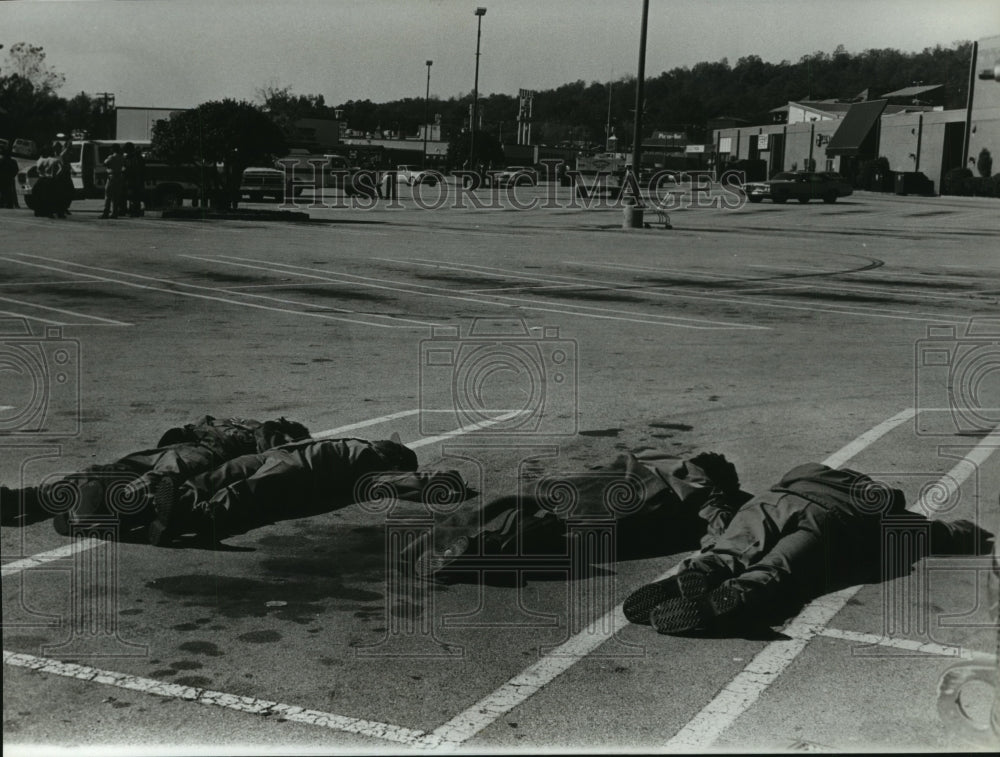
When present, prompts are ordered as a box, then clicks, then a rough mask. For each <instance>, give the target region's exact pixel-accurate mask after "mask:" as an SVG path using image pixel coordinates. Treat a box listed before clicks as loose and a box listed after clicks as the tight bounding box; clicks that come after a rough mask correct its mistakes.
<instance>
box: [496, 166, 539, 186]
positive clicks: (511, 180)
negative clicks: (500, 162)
mask: <svg viewBox="0 0 1000 757" xmlns="http://www.w3.org/2000/svg"><path fill="white" fill-rule="evenodd" d="M508 184H513V185H514V186H518V185H521V186H525V187H534V186H536V185H537V184H538V174H537V173H536V172H535V169H533V168H528V167H527V166H507V168H505V169H503V170H502V171H500V172H499V173H498V174H497V177H496V185H497V186H498V187H505V186H507V185H508Z"/></svg>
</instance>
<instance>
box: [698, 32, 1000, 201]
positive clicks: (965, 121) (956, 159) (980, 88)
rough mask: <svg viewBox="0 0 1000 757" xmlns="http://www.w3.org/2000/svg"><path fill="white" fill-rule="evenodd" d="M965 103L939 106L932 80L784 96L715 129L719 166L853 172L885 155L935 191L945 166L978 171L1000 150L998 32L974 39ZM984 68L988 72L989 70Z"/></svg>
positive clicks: (898, 169)
mask: <svg viewBox="0 0 1000 757" xmlns="http://www.w3.org/2000/svg"><path fill="white" fill-rule="evenodd" d="M976 49H977V55H976V60H974V61H973V63H972V67H973V70H974V71H975V72H977V76H976V77H975V78H974V79H972V82H973V86H972V94H971V103H970V107H969V108H963V109H955V110H944V109H942V107H941V106H940V105H936V104H935V103H936V102H940V97H941V88H940V87H939V86H937V85H926V86H923V85H921V86H914V87H907V88H904V89H901V90H896V91H894V92H887V93H885V94H884V95H882V96H881V97H880V98H879V99H873V100H872V99H867V91H866V92H865V93H862V94H861V95H859V96H858V97H857V98H852V101H850V102H848V101H836V100H818V101H809V100H807V101H802V102H789V103H788V104H787V105H783V106H781V107H779V108H775V109H774V110H773V111H771V114H772V117H773V121H777V122H778V123H774V122H772V123H768V124H762V125H756V126H745V125H742V124H740V125H736V124H726V125H725V127H723V128H716V129H714V130H712V141H713V143H714V145H715V151H716V155H717V156H718V160H717V163H716V165H717V167H719V168H724V167H725V165H726V164H727V163H730V162H733V161H736V160H763V161H765V162H766V164H767V168H768V175H769V176H773V175H774V174H776V173H778V172H780V171H794V170H816V171H836V172H838V173H841V174H843V175H844V176H847V177H854V176H856V175H857V173H858V171H859V168H860V166H861V164H862V163H863V162H865V161H868V160H874V159H875V158H878V157H884V158H886V159H887V160H888V161H889V168H890V170H892V171H895V172H920V173H923V174H924V175H925V176H927V177H928V178H929V179H930V180H931V181H933V182H934V187H935V189H936V190H938V191H940V187H941V182H942V180H943V179H944V177H945V175H946V174H947V173H948V171H950V170H952V169H954V168H961V167H963V166H964V167H967V168H971V169H972V170H973V171H974V172H975V171H976V164H977V161H978V156H979V154H980V153H981V151H982V150H984V149H985V150H988V151H989V153H990V155H991V156H994V155H997V151H998V150H1000V80H998V79H997V78H996V77H995V75H994V73H993V72H994V71H1000V36H994V37H987V38H985V39H981V40H979V42H978V43H976ZM987 74H989V76H987Z"/></svg>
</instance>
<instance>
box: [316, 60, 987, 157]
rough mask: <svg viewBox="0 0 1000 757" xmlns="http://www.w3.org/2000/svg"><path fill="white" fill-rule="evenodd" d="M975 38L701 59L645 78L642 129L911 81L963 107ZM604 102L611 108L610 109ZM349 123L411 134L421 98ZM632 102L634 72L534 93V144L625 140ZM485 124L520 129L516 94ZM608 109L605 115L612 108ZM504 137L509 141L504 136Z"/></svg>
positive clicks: (445, 113)
mask: <svg viewBox="0 0 1000 757" xmlns="http://www.w3.org/2000/svg"><path fill="white" fill-rule="evenodd" d="M971 53H972V43H971V42H960V43H956V44H955V45H954V46H952V47H942V46H940V45H938V46H936V47H932V48H926V49H925V50H923V51H921V52H918V53H905V52H901V51H899V50H892V49H882V50H878V49H872V50H865V51H864V52H862V53H859V54H852V53H849V52H847V50H846V49H845V48H844V46H843V45H840V46H838V47H837V49H836V50H835V51H834V52H833V53H826V52H815V53H812V54H811V55H805V56H803V57H802V58H800V59H799V61H798V62H795V63H792V62H790V61H787V60H784V61H781V62H780V63H770V62H767V61H764V60H762V59H761V58H760V57H759V56H756V55H750V56H746V57H743V58H740V59H739V60H738V61H737V62H736V64H735V65H732V64H730V63H729V61H728V60H727V59H725V58H724V59H723V60H721V61H717V62H714V63H709V62H704V63H698V64H696V65H694V66H690V67H688V66H683V67H678V68H674V69H671V70H670V71H664V72H662V73H661V74H659V75H658V76H654V77H648V78H647V80H646V83H645V107H644V111H643V123H644V126H645V128H644V132H645V133H647V134H648V133H651V132H652V131H654V130H667V131H687V132H688V133H689V135H690V136H691V137H692V138H693V139H698V138H700V137H702V136H704V133H705V130H706V128H707V124H708V120H709V119H711V118H715V117H719V116H729V117H735V118H741V119H744V120H746V121H748V122H749V123H753V124H757V123H769V122H770V120H771V118H770V111H771V110H772V109H773V108H777V107H779V106H782V105H785V104H786V103H788V102H789V101H793V100H806V99H811V100H821V99H829V98H845V99H846V98H851V97H854V96H856V95H859V94H860V93H861V92H862V91H864V90H868V92H869V97H870V99H875V98H877V97H879V96H881V95H883V94H885V93H887V92H892V91H894V90H897V89H902V88H903V87H908V86H911V85H916V84H924V85H932V84H941V85H943V86H944V102H943V103H942V104H943V105H944V106H945V107H946V108H961V107H964V106H965V102H966V95H967V91H968V76H969V62H970V58H971ZM471 102H472V96H471V94H467V95H462V96H458V97H452V98H449V99H447V100H441V99H436V98H435V99H433V100H432V101H431V104H430V112H431V113H432V114H434V113H437V114H440V115H441V120H442V123H443V124H444V125H445V127H446V129H451V130H456V129H460V128H461V127H462V126H463V125H464V124H467V123H468V112H469V105H470V104H471ZM609 106H610V107H609ZM336 107H337V108H339V109H341V110H343V113H344V117H345V118H346V120H347V123H348V125H349V126H350V128H352V129H357V130H361V131H377V130H379V129H381V130H391V131H401V132H403V133H406V134H414V133H416V131H417V128H418V126H419V124H420V123H421V121H422V119H423V113H424V103H423V99H422V98H406V99H403V100H395V101H392V102H387V103H382V104H375V103H372V102H371V101H369V100H360V101H357V100H350V101H348V102H346V103H343V104H342V105H339V106H336ZM634 107H635V78H634V77H623V78H620V79H618V80H617V81H614V82H591V83H590V84H587V83H586V82H584V81H582V80H581V81H576V82H570V83H567V84H563V85H562V86H559V87H556V88H554V89H550V90H541V91H537V92H536V93H535V96H534V100H533V126H532V137H533V141H534V142H536V143H544V144H550V145H551V144H558V143H560V142H577V143H596V144H603V143H604V140H605V134H606V129H607V126H608V124H609V122H610V125H611V127H612V130H613V132H614V133H615V134H616V135H617V136H618V137H619V138H624V139H625V140H626V141H629V140H630V138H631V134H632V128H633V123H634V122H633V118H634V115H633V113H634ZM480 110H481V111H482V114H483V125H484V128H485V129H486V130H488V131H492V132H494V133H497V134H499V133H500V132H502V133H503V135H504V136H505V137H507V136H508V135H509V136H511V137H512V136H513V135H514V134H515V133H516V123H517V112H518V99H517V97H516V96H514V95H497V94H494V95H488V96H486V97H480ZM609 111H610V113H609ZM504 141H505V142H509V141H513V140H512V139H507V138H505V139H504Z"/></svg>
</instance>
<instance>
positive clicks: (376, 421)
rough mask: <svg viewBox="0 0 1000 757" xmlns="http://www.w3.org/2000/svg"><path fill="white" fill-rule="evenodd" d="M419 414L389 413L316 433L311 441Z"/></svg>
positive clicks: (404, 411) (406, 411)
mask: <svg viewBox="0 0 1000 757" xmlns="http://www.w3.org/2000/svg"><path fill="white" fill-rule="evenodd" d="M419 412H420V408H416V409H414V410H401V411H400V412H398V413H389V415H382V416H379V417H378V418H369V419H368V420H366V421H359V422H358V423H351V424H348V425H347V426H340V427H339V428H330V429H327V430H326V431H318V432H316V433H315V434H313V435H312V437H313V439H328V438H330V437H334V436H340V435H341V434H346V433H347V432H348V431H356V430H357V429H359V428H366V427H367V426H377V425H378V424H380V423H388V422H389V421H395V420H399V419H400V418H409V417H410V416H411V415H416V414H417V413H419Z"/></svg>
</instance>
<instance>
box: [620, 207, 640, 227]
mask: <svg viewBox="0 0 1000 757" xmlns="http://www.w3.org/2000/svg"><path fill="white" fill-rule="evenodd" d="M622 228H623V229H641V228H644V227H643V222H642V206H641V205H634V204H632V203H630V202H629V203H626V204H625V206H624V210H623V213H622Z"/></svg>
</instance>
